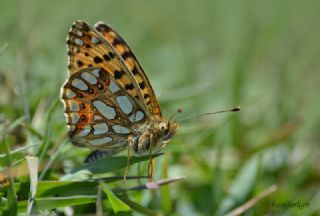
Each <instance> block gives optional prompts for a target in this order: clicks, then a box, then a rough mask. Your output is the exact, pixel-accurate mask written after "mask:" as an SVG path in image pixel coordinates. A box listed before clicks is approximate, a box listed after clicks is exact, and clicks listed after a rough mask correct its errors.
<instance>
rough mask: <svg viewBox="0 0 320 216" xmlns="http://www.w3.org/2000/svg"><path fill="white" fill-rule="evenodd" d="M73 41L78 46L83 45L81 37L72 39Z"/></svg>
mask: <svg viewBox="0 0 320 216" xmlns="http://www.w3.org/2000/svg"><path fill="white" fill-rule="evenodd" d="M74 43H75V44H77V45H79V46H82V45H83V41H82V40H81V39H79V38H76V39H74Z"/></svg>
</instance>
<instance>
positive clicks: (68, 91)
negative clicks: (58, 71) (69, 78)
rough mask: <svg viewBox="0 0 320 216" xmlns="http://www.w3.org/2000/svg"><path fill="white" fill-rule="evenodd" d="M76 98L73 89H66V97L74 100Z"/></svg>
mask: <svg viewBox="0 0 320 216" xmlns="http://www.w3.org/2000/svg"><path fill="white" fill-rule="evenodd" d="M75 96H76V93H74V92H73V91H72V90H71V89H68V88H67V89H66V97H67V98H73V97H75Z"/></svg>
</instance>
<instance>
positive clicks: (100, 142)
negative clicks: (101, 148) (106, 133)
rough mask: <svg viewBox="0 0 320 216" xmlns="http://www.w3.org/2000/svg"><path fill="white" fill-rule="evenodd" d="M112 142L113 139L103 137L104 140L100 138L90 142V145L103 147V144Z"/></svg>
mask: <svg viewBox="0 0 320 216" xmlns="http://www.w3.org/2000/svg"><path fill="white" fill-rule="evenodd" d="M111 141H112V138H111V137H103V138H99V139H94V140H90V141H89V143H90V144H91V145H102V144H107V143H109V142H111Z"/></svg>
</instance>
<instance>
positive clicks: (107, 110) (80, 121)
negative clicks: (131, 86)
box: [62, 67, 147, 154]
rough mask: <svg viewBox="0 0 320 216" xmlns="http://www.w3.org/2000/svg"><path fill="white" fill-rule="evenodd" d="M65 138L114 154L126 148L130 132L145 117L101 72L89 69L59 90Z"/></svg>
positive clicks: (137, 105) (130, 97) (101, 70)
mask: <svg viewBox="0 0 320 216" xmlns="http://www.w3.org/2000/svg"><path fill="white" fill-rule="evenodd" d="M62 99H63V102H64V105H65V115H66V118H67V124H68V126H69V128H70V131H69V137H70V139H71V141H72V143H73V144H75V145H78V146H86V147H91V148H93V149H102V150H105V151H107V152H109V153H110V154H115V153H117V152H119V151H121V150H123V149H124V148H125V147H126V146H127V141H128V137H129V136H134V134H135V131H134V128H136V127H137V125H139V124H143V123H145V122H146V121H147V115H146V113H145V111H144V109H143V107H141V105H140V104H139V103H136V100H134V98H132V96H131V95H130V94H128V93H127V92H126V91H125V90H124V89H123V88H122V87H121V86H120V84H119V82H117V80H116V79H114V78H113V77H112V76H111V75H110V74H108V73H107V72H106V71H105V70H104V69H103V68H97V67H90V68H85V69H81V70H79V71H78V72H75V73H73V74H72V75H70V77H69V79H68V80H67V81H66V82H65V84H64V86H63V89H62Z"/></svg>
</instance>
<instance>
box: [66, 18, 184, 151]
mask: <svg viewBox="0 0 320 216" xmlns="http://www.w3.org/2000/svg"><path fill="white" fill-rule="evenodd" d="M67 47H68V56H69V62H68V70H69V77H68V79H67V81H66V82H65V83H64V85H63V88H62V91H61V98H62V101H63V103H64V109H65V116H66V119H67V125H68V126H69V138H70V140H71V142H72V143H73V144H75V145H78V146H83V147H89V148H91V149H93V150H103V151H104V152H106V153H107V155H109V156H112V155H114V154H116V153H118V152H120V151H122V150H124V149H126V148H127V149H128V150H132V152H134V153H136V154H138V155H141V154H150V153H154V152H156V151H159V150H161V149H162V147H164V146H165V145H166V144H167V143H168V141H169V140H170V139H171V137H172V136H173V135H174V133H175V131H176V129H177V128H178V124H177V123H174V122H170V121H167V120H165V119H164V118H163V117H162V115H161V111H160V107H159V104H158V101H157V98H156V96H155V94H154V92H153V89H152V87H151V84H150V82H149V80H148V78H147V76H146V74H145V73H144V71H143V70H142V68H141V66H140V64H139V63H138V60H137V59H136V57H135V56H134V54H133V53H132V51H131V49H130V48H129V46H128V45H127V44H126V43H125V41H124V40H123V39H122V38H121V37H120V36H119V34H118V33H116V32H115V31H114V30H113V29H112V28H111V27H109V26H107V25H106V24H104V23H101V22H99V23H97V24H96V25H95V26H94V27H91V26H90V25H89V24H87V23H85V22H83V21H77V22H76V23H75V24H73V25H72V27H71V29H70V31H69V34H68V38H67Z"/></svg>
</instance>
